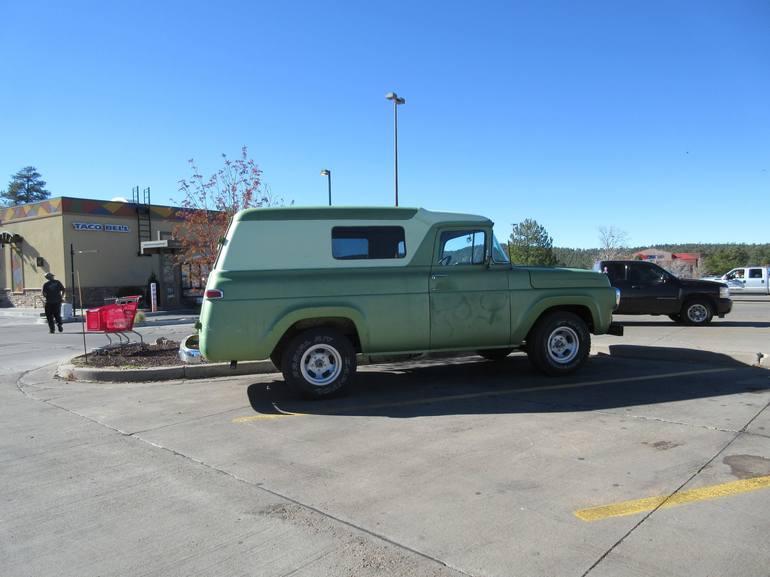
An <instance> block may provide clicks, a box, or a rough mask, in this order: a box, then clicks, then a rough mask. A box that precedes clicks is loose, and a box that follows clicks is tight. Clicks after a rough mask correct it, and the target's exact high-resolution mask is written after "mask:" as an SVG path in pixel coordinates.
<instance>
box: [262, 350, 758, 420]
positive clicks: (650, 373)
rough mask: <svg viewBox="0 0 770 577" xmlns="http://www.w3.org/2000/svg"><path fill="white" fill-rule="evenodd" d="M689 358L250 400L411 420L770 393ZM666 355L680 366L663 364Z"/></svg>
mask: <svg viewBox="0 0 770 577" xmlns="http://www.w3.org/2000/svg"><path fill="white" fill-rule="evenodd" d="M630 348H641V349H647V350H646V351H645V353H646V354H649V355H650V357H651V359H650V360H644V359H639V358H638V357H637V358H635V359H633V360H632V359H629V358H624V357H625V356H626V355H629V354H631V353H632V351H631V350H629V349H630ZM685 352H687V353H688V356H689V354H690V353H692V357H689V358H692V359H693V360H694V361H695V362H697V364H688V363H683V362H681V358H682V354H683V349H671V348H665V347H631V346H630V345H618V346H617V347H614V346H613V347H610V355H599V356H597V357H593V358H592V359H591V360H590V361H589V363H588V364H587V365H586V366H585V367H584V368H583V369H581V370H580V371H579V372H578V373H576V374H574V375H571V376H569V377H565V378H550V377H545V376H543V375H541V374H540V373H537V372H535V371H534V369H533V368H532V367H531V366H530V364H529V361H528V360H527V358H526V357H525V356H523V355H512V356H509V357H508V358H506V359H505V360H502V361H497V362H493V361H485V360H481V359H479V358H476V357H464V358H460V359H442V360H430V361H423V362H411V363H400V364H395V365H379V366H372V367H365V368H362V369H360V370H359V373H358V374H357V376H356V382H355V384H354V386H353V390H352V393H351V395H349V396H347V397H343V398H334V399H326V400H323V401H301V400H297V399H295V398H293V397H292V396H291V394H290V393H289V391H288V389H287V387H286V386H285V383H284V382H283V381H282V380H281V379H280V378H279V377H276V378H275V379H274V380H273V381H270V382H267V383H265V382H261V383H257V384H253V385H250V386H249V387H248V397H249V401H250V403H251V407H252V408H253V409H254V411H255V412H256V413H260V414H280V413H307V414H318V415H340V416H383V417H393V418H411V417H424V416H437V415H458V414H503V413H543V412H562V411H569V412H573V411H594V410H602V409H613V408H619V407H630V406H638V405H651V404H657V403H669V402H673V401H680V400H691V399H700V398H715V399H716V398H717V397H720V396H724V395H733V394H739V393H747V392H753V393H756V392H764V391H770V379H768V374H769V373H768V372H767V371H766V370H765V369H760V368H754V367H750V366H748V365H745V364H742V363H739V362H737V361H735V360H734V359H732V358H730V357H727V356H725V355H720V354H717V353H710V352H706V351H692V350H689V349H685ZM637 354H638V351H637ZM666 355H668V356H669V357H670V358H672V359H673V358H677V357H678V360H679V361H680V362H670V361H661V360H660V358H661V356H663V357H665V356H666ZM653 358H654V360H653ZM666 358H668V357H666Z"/></svg>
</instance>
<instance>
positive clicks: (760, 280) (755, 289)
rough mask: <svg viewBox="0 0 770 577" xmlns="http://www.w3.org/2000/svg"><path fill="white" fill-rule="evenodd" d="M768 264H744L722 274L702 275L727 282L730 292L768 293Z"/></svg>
mask: <svg viewBox="0 0 770 577" xmlns="http://www.w3.org/2000/svg"><path fill="white" fill-rule="evenodd" d="M768 277H770V266H766V265H765V266H744V267H740V268H734V269H733V270H731V271H730V272H728V273H726V274H723V275H722V276H715V277H704V278H705V279H706V280H717V281H722V282H725V283H727V286H728V287H730V292H731V293H747V294H748V293H751V294H763V295H766V294H770V283H769V282H768V280H769V279H768Z"/></svg>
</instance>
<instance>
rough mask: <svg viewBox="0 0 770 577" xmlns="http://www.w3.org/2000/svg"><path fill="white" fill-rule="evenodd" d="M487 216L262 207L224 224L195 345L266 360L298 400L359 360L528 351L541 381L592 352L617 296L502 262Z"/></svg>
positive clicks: (589, 279)
mask: <svg viewBox="0 0 770 577" xmlns="http://www.w3.org/2000/svg"><path fill="white" fill-rule="evenodd" d="M492 224H493V223H492V221H490V220H489V219H487V218H484V217H481V216H475V215H469V214H450V213H441V212H431V211H428V210H424V209H416V208H337V207H323V208H298V207H296V208H265V209H248V210H244V211H241V212H239V213H238V214H237V215H235V217H234V218H233V220H232V222H231V224H230V227H229V229H228V232H227V235H226V237H225V238H224V239H223V245H222V247H221V249H220V252H219V255H218V257H217V261H216V263H215V266H214V268H213V270H212V272H211V274H210V276H209V278H208V282H207V284H206V290H205V293H204V302H203V306H202V309H201V315H200V350H201V352H202V354H203V355H204V356H205V357H206V358H207V359H208V360H211V361H231V363H234V362H237V361H240V360H250V359H267V358H269V359H271V360H272V361H273V363H274V364H275V366H276V368H278V369H279V370H280V371H282V373H283V376H284V379H285V380H286V382H287V383H288V385H289V386H290V388H291V389H292V390H293V391H294V392H295V393H297V394H299V395H301V396H304V397H309V398H320V397H328V396H331V395H335V394H339V393H341V392H344V391H345V390H346V389H347V388H348V387H349V385H350V383H351V380H352V377H353V375H354V373H355V370H356V354H357V353H362V354H368V355H397V354H404V353H422V352H444V351H472V352H478V354H480V355H482V356H484V357H486V358H489V359H499V358H504V357H505V356H507V355H508V354H509V353H510V352H511V351H513V350H514V349H525V350H526V352H527V354H528V356H529V359H530V360H531V362H532V363H533V364H534V365H535V367H537V368H538V369H540V370H541V371H542V372H544V373H546V374H548V375H563V374H568V373H570V372H572V371H574V370H575V369H577V368H578V367H580V366H581V365H582V364H583V363H584V362H585V361H586V358H587V357H588V353H589V349H590V345H591V340H590V333H594V334H603V333H611V334H615V335H621V334H622V327H621V326H619V325H617V324H615V323H612V311H613V309H614V308H615V307H616V306H617V303H618V298H619V297H618V292H617V291H616V290H615V289H614V288H612V287H611V286H610V283H609V281H608V280H607V277H606V276H605V275H603V274H599V273H596V272H591V271H585V270H568V269H556V268H539V267H522V266H513V265H511V263H510V261H509V260H508V257H507V256H506V254H505V252H504V251H503V250H502V249H501V247H500V245H499V244H498V242H497V240H495V238H494V236H493V234H492Z"/></svg>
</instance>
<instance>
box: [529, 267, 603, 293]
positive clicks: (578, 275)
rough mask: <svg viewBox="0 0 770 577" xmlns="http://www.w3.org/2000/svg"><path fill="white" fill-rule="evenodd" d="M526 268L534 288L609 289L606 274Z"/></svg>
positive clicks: (579, 270) (574, 270)
mask: <svg viewBox="0 0 770 577" xmlns="http://www.w3.org/2000/svg"><path fill="white" fill-rule="evenodd" d="M516 268H526V270H527V271H529V279H530V283H532V287H533V288H565V287H569V288H573V287H609V286H610V281H609V279H608V278H607V275H606V274H602V273H600V272H594V271H590V270H583V269H575V268H545V267H544V268H538V267H516Z"/></svg>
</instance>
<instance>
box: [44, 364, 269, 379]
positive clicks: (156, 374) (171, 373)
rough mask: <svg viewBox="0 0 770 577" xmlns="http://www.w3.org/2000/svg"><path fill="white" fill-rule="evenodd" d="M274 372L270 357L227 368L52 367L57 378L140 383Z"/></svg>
mask: <svg viewBox="0 0 770 577" xmlns="http://www.w3.org/2000/svg"><path fill="white" fill-rule="evenodd" d="M277 372H278V371H277V369H276V368H275V367H274V366H273V363H271V362H270V361H243V362H240V363H238V366H236V367H235V369H231V368H230V363H212V364H210V365H175V366H173V367H157V368H150V369H104V368H99V367H76V366H75V365H73V364H72V363H70V362H66V363H62V364H60V365H59V366H58V367H57V368H56V376H58V377H59V378H61V379H65V380H67V381H94V382H99V383H144V382H152V381H173V380H181V379H205V378H209V377H229V376H238V375H258V374H265V373H277Z"/></svg>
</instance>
